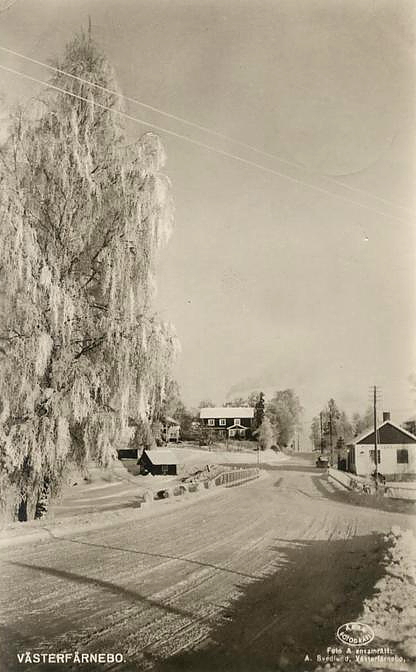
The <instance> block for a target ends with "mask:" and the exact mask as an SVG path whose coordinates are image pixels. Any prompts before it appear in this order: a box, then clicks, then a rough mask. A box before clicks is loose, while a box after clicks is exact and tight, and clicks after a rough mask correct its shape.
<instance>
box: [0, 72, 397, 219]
mask: <svg viewBox="0 0 416 672" xmlns="http://www.w3.org/2000/svg"><path fill="white" fill-rule="evenodd" d="M0 68H1V69H2V70H5V71H6V72H10V73H12V74H14V75H19V76H20V77H23V78H25V79H29V80H30V81H32V82H36V83H37V84H42V85H43V86H46V87H48V88H49V89H53V90H55V91H59V92H60V93H64V94H65V95H67V96H71V97H72V98H76V99H78V100H82V101H83V102H85V103H87V104H89V105H94V106H95V107H98V108H100V109H103V110H106V111H107V112H111V113H112V114H118V115H119V116H121V117H124V118H125V119H129V120H130V121H134V122H136V123H138V124H142V125H143V126H147V127H148V128H153V129H156V130H157V131H161V132H162V133H167V134H168V135H171V136H172V137H174V138H178V139H179V140H185V141H186V142H189V143H191V144H192V145H195V146H197V147H201V148H202V149H207V150H208V151H211V152H215V153H216V154H219V155H220V156H225V157H228V158H230V159H234V160H235V161H238V162H240V163H242V164H244V165H246V166H251V167H252V168H257V169H258V170H261V171H263V172H265V173H269V174H271V175H276V176H277V177H281V178H283V179H285V180H288V181H289V182H293V183H294V184H298V185H301V186H304V187H308V188H309V189H312V190H314V191H318V192H320V193H322V194H326V195H328V196H331V197H332V198H336V199H338V200H342V201H344V202H345V203H350V204H352V205H356V206H357V207H359V208H362V209H363V210H367V211H369V212H373V213H375V214H377V215H381V216H382V217H387V218H388V219H394V220H396V221H399V222H402V223H405V224H406V223H408V222H407V220H405V219H403V218H402V217H398V216H397V215H392V214H390V213H387V212H384V211H382V210H376V209H375V208H372V207H371V206H369V205H365V204H364V203H360V202H359V201H353V200H351V199H349V198H346V197H345V196H342V195H341V194H336V193H334V192H332V191H329V190H328V189H324V188H323V187H318V186H317V185H314V184H311V183H310V182H304V181H303V180H300V179H298V178H296V177H291V176H290V175H286V174H285V173H281V172H279V171H278V170H275V169H274V168H268V167H267V166H263V165H261V164H260V163H257V162H255V161H251V160H250V159H244V158H243V157H242V156H238V154H232V153H231V152H226V151H225V150H222V149H218V148H217V147H213V146H212V145H208V144H207V143H205V142H200V141H199V140H194V139H193V138H190V137H189V136H187V135H184V134H182V133H177V132H176V131H171V130H169V129H167V128H164V127H163V126H159V125H158V124H153V123H150V122H148V121H145V120H144V119H139V118H138V117H134V116H133V115H131V114H128V113H127V112H123V110H117V109H115V108H112V107H109V106H108V105H104V104H103V103H99V102H97V101H95V100H91V99H89V98H85V96H81V95H79V94H77V93H74V92H73V91H68V90H67V89H63V88H61V87H60V86H56V85H55V84H50V83H49V82H45V81H44V80H41V79H38V78H37V77H32V75H27V74H26V73H24V72H20V71H19V70H15V69H14V68H9V67H7V66H5V65H1V64H0Z"/></svg>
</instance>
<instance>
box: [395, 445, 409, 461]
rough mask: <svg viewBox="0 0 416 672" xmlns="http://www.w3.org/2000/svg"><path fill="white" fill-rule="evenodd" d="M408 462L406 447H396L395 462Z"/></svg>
mask: <svg viewBox="0 0 416 672" xmlns="http://www.w3.org/2000/svg"><path fill="white" fill-rule="evenodd" d="M408 463H409V451H408V450H407V448H398V449H397V464H408Z"/></svg>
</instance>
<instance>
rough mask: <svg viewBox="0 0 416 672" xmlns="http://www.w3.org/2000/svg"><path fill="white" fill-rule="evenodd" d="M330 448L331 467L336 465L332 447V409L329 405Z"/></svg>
mask: <svg viewBox="0 0 416 672" xmlns="http://www.w3.org/2000/svg"><path fill="white" fill-rule="evenodd" d="M329 450H330V454H331V467H333V466H334V453H333V449H332V409H331V406H329Z"/></svg>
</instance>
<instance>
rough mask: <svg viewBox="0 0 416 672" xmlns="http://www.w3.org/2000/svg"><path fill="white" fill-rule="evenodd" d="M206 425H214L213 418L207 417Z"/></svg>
mask: <svg viewBox="0 0 416 672" xmlns="http://www.w3.org/2000/svg"><path fill="white" fill-rule="evenodd" d="M207 425H208V427H215V418H208V422H207Z"/></svg>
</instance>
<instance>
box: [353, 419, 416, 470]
mask: <svg viewBox="0 0 416 672" xmlns="http://www.w3.org/2000/svg"><path fill="white" fill-rule="evenodd" d="M377 463H378V464H377V467H378V472H379V473H380V474H382V475H383V476H385V477H386V479H387V480H400V478H403V480H405V479H406V478H409V477H410V478H411V477H412V476H415V478H416V436H414V434H411V433H410V432H408V431H407V430H406V429H403V427H400V426H399V425H396V424H395V423H394V422H392V421H391V420H390V416H389V414H388V413H385V414H383V422H382V423H381V424H380V425H378V427H377ZM375 468H376V463H375V448H374V429H369V430H367V431H366V432H364V434H362V435H361V436H359V437H358V438H356V439H354V442H353V443H352V444H351V445H350V446H349V451H348V470H349V471H351V472H352V473H354V474H357V475H358V476H369V475H371V474H373V473H374V471H375Z"/></svg>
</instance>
